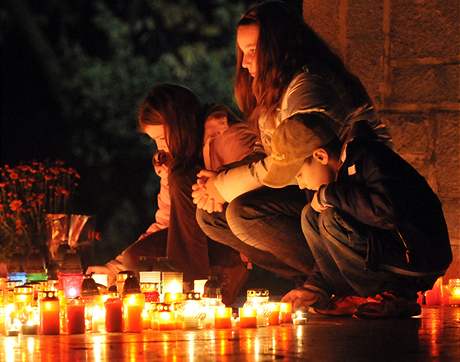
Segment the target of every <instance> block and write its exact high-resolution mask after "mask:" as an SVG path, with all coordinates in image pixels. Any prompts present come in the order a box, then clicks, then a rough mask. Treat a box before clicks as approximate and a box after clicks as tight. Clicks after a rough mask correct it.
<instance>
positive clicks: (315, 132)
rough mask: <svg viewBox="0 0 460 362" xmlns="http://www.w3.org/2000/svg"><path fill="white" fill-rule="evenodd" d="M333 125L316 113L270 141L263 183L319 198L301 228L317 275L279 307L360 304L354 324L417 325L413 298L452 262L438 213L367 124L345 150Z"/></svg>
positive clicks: (418, 180)
mask: <svg viewBox="0 0 460 362" xmlns="http://www.w3.org/2000/svg"><path fill="white" fill-rule="evenodd" d="M329 124H331V120H330V119H328V118H327V117H326V116H325V115H323V114H321V113H311V114H302V115H295V116H293V117H291V118H290V119H288V120H287V121H286V122H284V123H283V124H281V125H280V126H279V127H278V128H277V129H276V131H275V133H274V135H273V138H272V148H273V154H272V163H271V166H270V170H269V172H268V174H267V176H266V178H265V179H264V183H265V184H267V185H269V186H271V187H283V186H285V185H286V184H289V183H292V180H293V179H297V183H298V185H299V187H300V188H307V189H309V190H313V191H315V193H314V196H313V199H312V201H311V203H310V204H307V205H306V206H305V208H304V210H303V213H302V220H301V223H302V230H303V233H304V235H305V238H306V240H307V243H308V246H309V248H310V250H311V252H312V254H313V256H314V258H315V263H316V266H315V271H314V273H313V274H312V275H311V276H309V278H308V279H307V281H306V282H305V284H304V285H303V287H301V288H298V289H294V290H292V291H290V292H289V293H288V294H287V295H286V296H285V297H284V298H283V299H284V300H285V301H290V302H292V303H293V304H294V306H295V307H297V308H307V307H313V308H315V309H317V311H319V312H321V310H323V311H324V310H326V311H325V312H326V313H327V310H328V309H334V307H336V306H337V305H339V303H338V304H335V306H334V303H333V302H334V300H335V301H338V300H340V298H341V297H342V300H343V297H345V298H346V297H347V296H357V295H358V296H360V297H363V298H355V299H354V300H355V301H359V302H358V303H357V304H356V305H355V306H354V308H352V309H351V311H352V312H351V313H353V312H354V314H355V316H357V317H361V318H391V317H398V318H401V317H410V316H414V315H418V314H420V306H419V305H418V304H417V303H416V299H417V292H418V291H421V290H427V289H430V288H431V287H432V285H433V283H434V282H435V280H436V279H437V278H438V277H439V276H440V275H443V274H444V273H445V271H446V269H447V267H448V266H449V264H450V262H451V260H452V254H451V248H450V243H449V237H448V233H447V227H446V223H445V220H444V215H443V212H442V208H441V203H440V201H439V199H438V198H437V196H436V195H435V194H434V192H433V191H432V190H431V188H430V187H429V185H428V183H427V182H426V180H425V179H424V178H423V177H422V176H421V175H420V174H419V173H418V172H417V171H416V170H415V169H414V168H413V167H412V166H410V165H409V164H408V163H407V162H406V161H404V160H403V159H402V158H401V157H400V156H399V155H398V154H396V153H395V152H394V151H392V150H391V149H390V148H388V147H387V146H385V145H384V144H382V143H381V142H378V141H377V140H376V139H375V138H374V137H373V136H372V132H371V131H370V129H369V127H368V126H367V122H365V121H359V122H357V123H356V124H355V126H354V127H353V129H352V131H351V141H350V142H349V143H347V146H346V147H344V149H343V150H342V144H341V142H340V141H339V139H338V138H337V137H336V136H335V134H334V132H333V131H332V130H331V129H330V128H329V127H328V125H329ZM331 297H333V298H332V299H331ZM367 297H374V298H368V299H365V298H367ZM334 298H335V299H334ZM348 298H350V297H348ZM351 299H353V298H351ZM331 314H334V312H333V311H332V313H331Z"/></svg>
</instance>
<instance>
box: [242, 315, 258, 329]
mask: <svg viewBox="0 0 460 362" xmlns="http://www.w3.org/2000/svg"><path fill="white" fill-rule="evenodd" d="M256 327H257V317H240V328H256Z"/></svg>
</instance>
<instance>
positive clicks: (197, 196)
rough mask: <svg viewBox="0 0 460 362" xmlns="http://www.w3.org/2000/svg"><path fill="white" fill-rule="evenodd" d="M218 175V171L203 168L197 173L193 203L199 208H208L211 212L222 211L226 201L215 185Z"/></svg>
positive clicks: (193, 188) (193, 187)
mask: <svg viewBox="0 0 460 362" xmlns="http://www.w3.org/2000/svg"><path fill="white" fill-rule="evenodd" d="M216 175H217V173H216V172H213V171H208V170H202V171H200V172H199V173H198V175H197V177H198V179H197V183H196V184H194V185H193V186H192V190H193V192H192V198H193V203H194V204H196V205H197V207H198V208H199V209H203V210H206V211H207V212H209V213H212V212H216V211H217V212H222V211H223V205H224V203H225V200H224V199H223V198H222V196H221V195H220V193H219V191H218V190H217V188H216V187H215V186H214V179H215V177H216Z"/></svg>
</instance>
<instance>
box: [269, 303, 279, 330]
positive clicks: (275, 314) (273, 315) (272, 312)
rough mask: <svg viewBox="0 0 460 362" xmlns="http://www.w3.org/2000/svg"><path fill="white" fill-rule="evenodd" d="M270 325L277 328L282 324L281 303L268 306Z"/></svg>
mask: <svg viewBox="0 0 460 362" xmlns="http://www.w3.org/2000/svg"><path fill="white" fill-rule="evenodd" d="M268 313H269V314H268V324H269V325H270V326H276V325H278V324H280V305H279V303H274V302H273V303H269V305H268Z"/></svg>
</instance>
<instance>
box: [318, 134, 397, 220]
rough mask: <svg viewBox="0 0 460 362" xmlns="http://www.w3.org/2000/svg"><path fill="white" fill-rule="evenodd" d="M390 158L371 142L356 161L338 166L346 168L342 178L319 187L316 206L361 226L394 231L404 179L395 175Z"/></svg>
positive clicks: (395, 166) (382, 148) (384, 149)
mask: <svg viewBox="0 0 460 362" xmlns="http://www.w3.org/2000/svg"><path fill="white" fill-rule="evenodd" d="M394 156H395V155H394V154H393V153H392V152H391V151H390V150H389V149H388V148H386V146H384V145H379V144H378V143H377V142H374V147H373V149H369V150H368V152H366V155H365V156H364V155H363V156H362V157H361V158H360V161H358V162H356V163H353V164H351V165H350V164H348V163H346V164H345V165H344V166H342V167H346V168H347V169H346V170H344V171H345V172H348V175H349V176H348V177H347V178H346V179H343V178H341V179H339V180H338V181H335V182H331V183H329V184H328V185H326V186H323V187H322V188H320V190H319V192H318V196H319V200H320V203H321V204H323V205H328V206H332V207H336V208H337V209H339V210H343V211H344V212H346V213H347V214H349V215H350V216H352V217H353V218H355V219H356V220H358V221H360V222H361V223H363V224H367V225H371V226H374V227H378V228H381V229H394V228H395V223H396V220H398V217H400V215H402V214H403V212H402V211H401V210H400V207H401V205H403V204H404V202H403V200H401V199H400V197H401V195H402V192H401V188H403V187H404V180H403V179H402V177H401V173H400V172H398V171H402V170H400V167H398V166H397V165H398V163H399V162H398V160H397V157H394ZM399 164H400V163H399ZM398 168H399V170H398ZM358 174H359V175H358ZM358 180H359V181H358Z"/></svg>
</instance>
